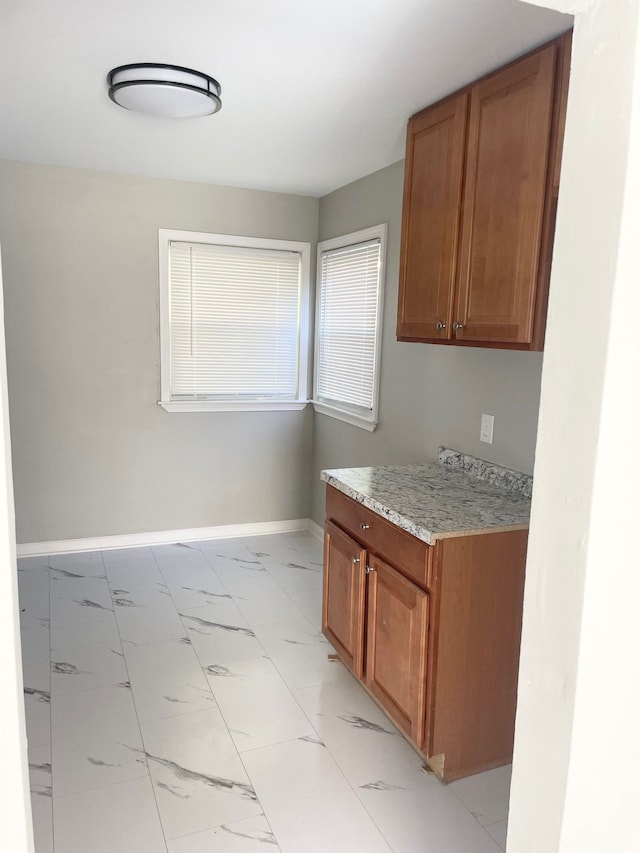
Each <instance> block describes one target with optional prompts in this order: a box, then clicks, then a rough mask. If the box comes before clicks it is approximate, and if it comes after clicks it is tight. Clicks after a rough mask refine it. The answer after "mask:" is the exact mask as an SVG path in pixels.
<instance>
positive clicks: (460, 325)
mask: <svg viewBox="0 0 640 853" xmlns="http://www.w3.org/2000/svg"><path fill="white" fill-rule="evenodd" d="M463 326H464V323H458V321H457V320H456V322H455V323H454V324H453V328H454V329H455V330H456V332H457V331H458V329H461V328H462V327H463Z"/></svg>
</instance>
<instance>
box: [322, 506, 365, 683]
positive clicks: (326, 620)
mask: <svg viewBox="0 0 640 853" xmlns="http://www.w3.org/2000/svg"><path fill="white" fill-rule="evenodd" d="M365 558H366V551H365V550H364V549H363V548H362V546H361V545H359V544H358V543H357V542H356V541H355V540H354V539H352V538H351V537H350V536H347V534H346V533H343V531H342V530H340V528H339V527H336V525H335V524H332V523H331V522H330V521H327V522H325V526H324V588H323V597H322V632H323V634H324V635H325V637H326V638H327V639H328V640H329V642H330V643H331V645H332V646H333V647H334V648H335V650H336V651H337V653H338V655H339V657H340V659H341V660H342V661H343V663H344V664H345V665H346V666H348V667H349V669H350V670H351V671H352V672H353V673H354V675H356V676H357V677H358V678H362V669H363V658H364V655H363V644H364V592H365Z"/></svg>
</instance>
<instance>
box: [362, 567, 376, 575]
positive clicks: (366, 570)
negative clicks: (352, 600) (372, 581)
mask: <svg viewBox="0 0 640 853" xmlns="http://www.w3.org/2000/svg"><path fill="white" fill-rule="evenodd" d="M371 572H375V569H374V568H373V566H365V567H364V573H365V575H370V574H371Z"/></svg>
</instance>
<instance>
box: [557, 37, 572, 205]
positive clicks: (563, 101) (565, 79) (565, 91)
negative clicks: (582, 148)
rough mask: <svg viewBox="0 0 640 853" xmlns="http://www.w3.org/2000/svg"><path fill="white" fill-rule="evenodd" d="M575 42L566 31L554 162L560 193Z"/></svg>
mask: <svg viewBox="0 0 640 853" xmlns="http://www.w3.org/2000/svg"><path fill="white" fill-rule="evenodd" d="M572 43H573V31H570V32H568V33H565V34H564V36H563V37H562V41H561V43H560V56H559V57H558V61H559V67H558V77H559V79H560V85H559V91H558V130H557V133H556V146H555V152H554V164H553V182H552V183H553V192H554V193H555V195H557V194H558V190H559V188H560V168H561V166H562V147H563V145H564V126H565V122H566V118H567V101H568V98H569V75H570V73H571V45H572Z"/></svg>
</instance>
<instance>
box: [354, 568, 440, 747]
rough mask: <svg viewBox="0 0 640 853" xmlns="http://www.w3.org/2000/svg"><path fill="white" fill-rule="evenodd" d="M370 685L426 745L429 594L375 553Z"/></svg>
mask: <svg viewBox="0 0 640 853" xmlns="http://www.w3.org/2000/svg"><path fill="white" fill-rule="evenodd" d="M369 566H370V568H371V569H372V571H371V572H370V573H369V575H368V581H367V585H368V590H367V596H368V598H367V614H368V616H367V639H366V674H365V684H366V685H367V688H368V689H369V690H370V691H371V693H372V694H373V696H374V697H375V698H376V699H377V700H378V702H380V704H381V705H382V706H383V708H385V710H386V711H387V713H388V714H389V716H390V717H391V718H392V719H393V720H395V722H396V723H397V725H398V726H399V727H400V728H401V729H402V730H403V731H404V732H406V733H407V734H408V735H409V737H410V738H411V739H412V740H413V741H414V742H415V743H416V744H417V745H418V746H421V744H422V736H423V728H424V710H425V698H426V672H427V670H426V652H427V644H426V642H425V638H426V632H427V624H428V618H429V597H428V595H427V594H426V593H425V592H423V591H422V590H420V589H418V587H417V586H415V585H414V584H412V583H411V582H410V581H408V580H406V578H403V577H402V575H400V574H399V573H398V572H396V571H395V570H394V569H392V568H391V567H390V566H388V565H387V564H386V563H384V562H383V561H382V560H379V559H378V558H377V557H374V556H371V555H370V556H369Z"/></svg>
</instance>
